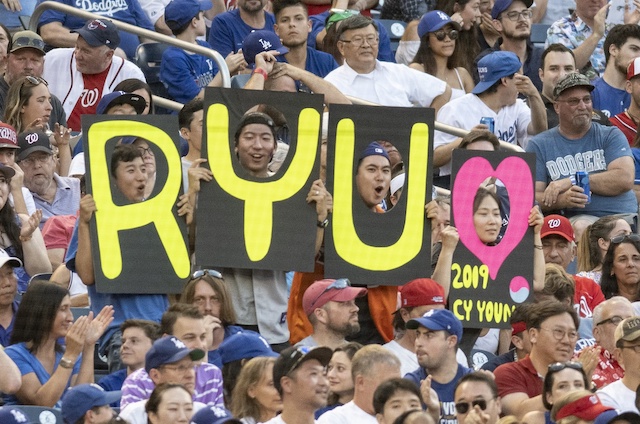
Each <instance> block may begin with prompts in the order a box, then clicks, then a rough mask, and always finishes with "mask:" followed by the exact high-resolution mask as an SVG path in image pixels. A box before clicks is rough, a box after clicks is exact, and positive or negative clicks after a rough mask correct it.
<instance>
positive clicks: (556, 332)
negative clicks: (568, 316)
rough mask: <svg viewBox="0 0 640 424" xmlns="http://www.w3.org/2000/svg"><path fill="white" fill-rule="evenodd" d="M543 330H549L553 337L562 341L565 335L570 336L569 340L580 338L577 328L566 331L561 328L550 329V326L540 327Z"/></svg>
mask: <svg viewBox="0 0 640 424" xmlns="http://www.w3.org/2000/svg"><path fill="white" fill-rule="evenodd" d="M540 329H541V330H544V331H548V332H550V333H551V334H553V338H554V339H556V340H557V341H561V340H562V339H564V336H568V337H569V340H578V332H577V331H575V330H571V331H565V330H561V329H559V328H554V329H553V330H549V329H548V328H543V327H540Z"/></svg>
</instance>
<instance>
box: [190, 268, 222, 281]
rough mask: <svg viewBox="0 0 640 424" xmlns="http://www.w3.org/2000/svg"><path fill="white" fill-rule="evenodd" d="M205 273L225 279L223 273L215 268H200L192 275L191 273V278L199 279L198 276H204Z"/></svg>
mask: <svg viewBox="0 0 640 424" xmlns="http://www.w3.org/2000/svg"><path fill="white" fill-rule="evenodd" d="M205 275H208V276H210V277H214V278H219V279H221V280H222V279H223V278H222V274H221V273H220V272H218V271H216V270H215V269H199V270H197V271H195V272H194V273H193V274H192V275H191V279H192V280H197V279H198V278H202V277H204V276H205Z"/></svg>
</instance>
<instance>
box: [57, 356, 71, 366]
mask: <svg viewBox="0 0 640 424" xmlns="http://www.w3.org/2000/svg"><path fill="white" fill-rule="evenodd" d="M60 366H61V367H62V368H66V369H71V368H73V361H71V360H70V359H66V358H65V357H62V358H60Z"/></svg>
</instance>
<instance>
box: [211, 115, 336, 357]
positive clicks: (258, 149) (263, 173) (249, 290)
mask: <svg viewBox="0 0 640 424" xmlns="http://www.w3.org/2000/svg"><path fill="white" fill-rule="evenodd" d="M276 148H277V143H276V129H275V123H274V121H273V119H271V117H270V116H269V115H266V114H264V113H260V112H250V113H247V114H246V115H245V116H244V117H243V118H242V120H241V121H240V124H239V125H238V129H237V130H236V133H235V154H236V156H237V158H238V161H239V163H240V166H241V167H242V168H243V169H244V170H245V172H247V174H249V175H250V176H252V177H256V178H267V177H269V176H271V175H273V174H272V173H271V172H269V170H268V166H269V162H270V161H271V159H272V157H273V154H274V153H275V151H276ZM330 199H331V195H330V194H329V193H328V192H327V190H326V189H325V188H324V184H323V183H322V181H321V180H316V181H314V182H313V184H312V186H311V189H310V190H309V194H308V195H307V202H309V203H310V204H315V209H316V212H317V214H318V230H317V242H316V248H317V249H319V247H320V246H319V244H320V243H319V241H321V240H322V235H323V234H324V228H325V227H326V225H327V223H328V214H329V213H328V212H329V208H330V204H331V203H330ZM222 273H223V275H224V280H225V283H226V284H227V288H228V290H229V294H230V296H231V302H232V303H233V308H234V310H235V312H236V314H237V316H238V320H237V323H238V324H239V325H241V326H243V327H245V328H247V329H249V330H253V331H257V332H258V333H260V334H261V335H262V336H263V337H264V338H265V339H267V341H269V343H270V344H271V345H272V347H273V348H274V350H277V351H278V350H282V349H283V348H285V347H287V346H288V340H289V329H288V327H287V323H286V317H287V304H288V290H287V283H286V279H285V273H284V272H283V271H274V270H253V269H240V268H226V269H224V270H223V271H222ZM258 299H260V301H258Z"/></svg>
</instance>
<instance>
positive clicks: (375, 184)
mask: <svg viewBox="0 0 640 424" xmlns="http://www.w3.org/2000/svg"><path fill="white" fill-rule="evenodd" d="M390 183H391V165H390V164H389V160H388V159H387V158H386V157H384V156H380V155H372V156H367V157H366V158H364V159H362V161H361V162H360V165H359V166H358V173H357V174H356V187H357V188H358V193H360V197H361V198H362V200H363V201H364V203H365V204H366V205H367V207H368V208H369V209H372V210H375V207H376V205H378V204H380V203H381V202H382V201H383V200H384V198H385V197H386V195H387V193H388V192H389V184H390Z"/></svg>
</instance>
